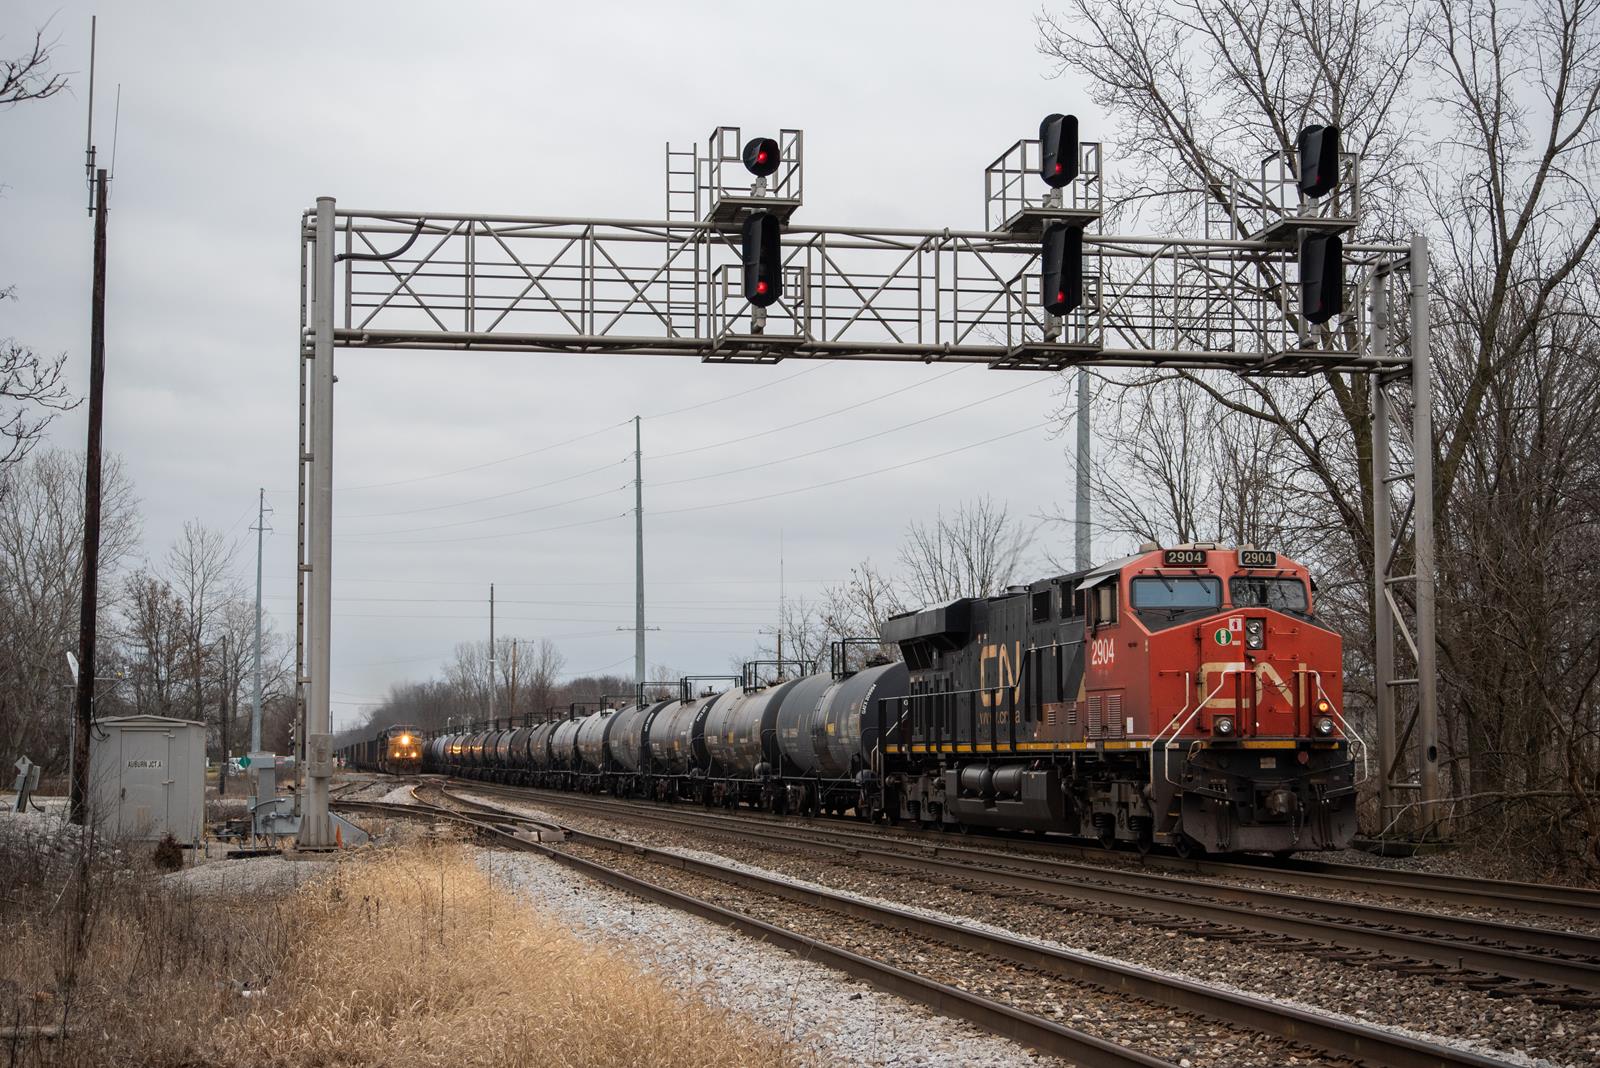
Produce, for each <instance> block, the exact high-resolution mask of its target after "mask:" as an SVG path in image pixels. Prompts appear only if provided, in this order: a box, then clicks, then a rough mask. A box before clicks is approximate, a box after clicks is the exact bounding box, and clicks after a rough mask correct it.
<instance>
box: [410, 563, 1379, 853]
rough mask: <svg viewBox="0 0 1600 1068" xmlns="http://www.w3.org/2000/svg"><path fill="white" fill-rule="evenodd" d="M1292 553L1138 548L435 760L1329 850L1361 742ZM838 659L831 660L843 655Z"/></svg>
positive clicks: (1160, 840)
mask: <svg viewBox="0 0 1600 1068" xmlns="http://www.w3.org/2000/svg"><path fill="white" fill-rule="evenodd" d="M1312 597H1313V587H1312V583H1311V579H1310V575H1309V574H1308V573H1307V570H1306V568H1305V567H1304V566H1302V565H1301V564H1298V563H1296V562H1294V561H1292V560H1289V559H1286V558H1284V557H1281V556H1280V555H1279V554H1277V553H1275V552H1272V551H1268V550H1258V549H1253V548H1238V549H1226V548H1222V547H1220V546H1217V545H1210V544H1197V545H1183V546H1178V547H1174V548H1161V547H1159V546H1154V545H1147V546H1145V547H1143V548H1142V549H1141V551H1140V552H1138V553H1136V554H1135V555H1133V556H1129V557H1127V558H1125V559H1122V560H1117V561H1114V562H1112V563H1109V564H1106V565H1103V566H1100V567H1096V568H1092V569H1089V570H1086V571H1082V572H1077V573H1074V574H1069V575H1061V576H1057V577H1055V578H1049V579H1044V580H1041V581H1039V582H1034V583H1032V584H1030V585H1026V586H1014V587H1011V588H1009V589H1008V590H1006V591H1005V592H1004V593H1001V594H999V595H996V596H992V597H981V598H963V599H961V600H957V601H954V602H951V603H949V604H946V605H942V606H939V607H935V608H929V609H926V610H923V611H917V612H908V613H905V614H902V615H898V616H894V617H892V618H890V619H889V620H888V621H887V622H886V623H885V624H884V625H883V627H882V631H881V633H880V635H879V639H878V640H879V641H880V642H882V643H883V644H886V645H894V646H897V647H898V649H899V651H900V654H901V657H902V660H900V661H897V662H893V663H877V664H872V665H870V666H868V667H866V668H864V669H862V670H858V671H853V672H851V671H844V670H835V671H832V672H828V673H819V674H813V675H808V676H805V677H802V678H798V679H790V680H786V681H780V682H778V683H776V684H773V685H761V684H759V683H758V682H757V681H756V680H755V679H754V678H753V677H752V673H751V672H749V671H747V672H746V677H745V678H744V679H743V680H742V682H743V683H744V684H743V685H736V686H732V687H730V688H728V689H725V690H723V691H721V692H711V691H707V692H696V691H695V690H693V689H691V687H690V686H689V685H688V684H687V683H686V684H685V685H684V686H683V688H682V689H681V691H680V692H678V693H676V694H674V695H672V696H671V697H669V698H667V699H664V700H654V701H635V702H631V703H628V704H626V705H625V706H624V707H619V708H611V709H603V710H600V711H596V712H593V713H590V714H587V715H583V716H572V717H568V718H563V719H560V720H552V721H547V722H543V723H538V724H531V723H530V724H525V725H523V726H520V727H512V726H509V725H508V726H504V727H501V726H498V725H496V727H495V729H488V730H476V731H468V732H465V733H451V734H445V735H441V736H437V737H434V738H432V739H430V740H429V741H428V742H427V743H426V745H425V746H424V749H423V765H424V769H425V770H428V771H433V772H439V773H444V774H450V775H457V776H464V777H468V778H477V779H485V780H490V781H495V782H502V783H512V784H526V785H534V786H545V787H555V788H561V789H570V790H581V791H589V792H605V793H611V794H615V795H617V796H622V797H639V798H654V799H656V800H659V801H693V802H698V803H702V804H706V805H728V806H731V805H736V804H738V805H749V806H753V807H760V808H765V809H768V810H771V811H774V812H799V813H806V814H819V813H829V814H835V815H844V814H847V813H850V814H854V815H855V816H856V817H857V818H860V819H864V820H882V821H887V822H890V823H896V822H901V821H907V822H917V823H921V824H922V825H923V826H926V827H933V828H940V829H945V830H966V829H968V828H975V827H985V828H996V829H1001V830H1025V831H1032V832H1055V833H1061V834H1067V835H1073V836H1079V837H1088V838H1094V839H1098V840H1099V841H1100V842H1102V843H1103V844H1105V845H1107V846H1114V845H1116V844H1118V843H1127V844H1131V845H1133V846H1135V847H1136V848H1138V849H1140V850H1145V849H1149V848H1150V847H1151V846H1153V845H1157V844H1161V845H1169V846H1172V847H1173V848H1175V849H1176V850H1177V851H1178V852H1180V853H1182V854H1185V855H1187V854H1192V853H1197V852H1201V851H1216V852H1228V851H1252V852H1273V853H1288V852H1292V851H1295V850H1309V849H1339V848H1343V847H1345V846H1347V845H1348V844H1349V843H1350V840H1351V838H1352V837H1353V836H1354V833H1355V829H1356V812H1355V804H1356V795H1355V788H1356V784H1357V770H1358V767H1357V765H1358V760H1359V761H1360V762H1361V764H1362V766H1363V768H1364V761H1365V747H1364V746H1363V745H1362V744H1361V741H1360V739H1359V737H1358V736H1357V735H1356V734H1355V732H1354V731H1353V730H1352V729H1351V728H1350V726H1349V724H1348V723H1347V722H1346V720H1345V718H1344V716H1343V714H1342V699H1343V692H1342V686H1341V656H1342V651H1341V642H1340V638H1339V635H1338V634H1337V633H1335V632H1334V631H1332V630H1330V629H1329V628H1328V627H1327V626H1326V625H1325V624H1323V623H1322V622H1320V621H1319V620H1318V618H1317V616H1316V615H1315V613H1314V611H1313V600H1312ZM842 659H843V658H842V657H838V656H836V657H835V661H836V667H837V666H838V663H839V662H840V661H842Z"/></svg>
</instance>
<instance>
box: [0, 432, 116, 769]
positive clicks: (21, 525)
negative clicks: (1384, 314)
mask: <svg viewBox="0 0 1600 1068" xmlns="http://www.w3.org/2000/svg"><path fill="white" fill-rule="evenodd" d="M102 509H103V510H102V518H101V531H100V565H101V567H102V568H104V569H105V571H106V573H108V574H113V573H115V572H116V570H117V569H118V568H119V567H120V566H121V563H122V561H123V560H125V559H126V558H127V557H128V555H129V554H130V553H131V552H132V550H133V548H134V546H135V545H136V544H137V543H138V539H139V515H138V500H137V499H136V498H135V497H134V494H133V490H132V487H131V486H130V485H129V484H128V480H127V477H126V476H125V475H124V474H123V468H122V464H121V462H120V460H118V459H117V458H116V457H108V458H107V460H106V465H105V481H104V489H103V500H102ZM82 554H83V461H82V458H81V457H80V456H79V455H77V454H74V453H69V452H61V451H57V450H43V451H39V452H35V453H34V454H33V455H32V456H30V457H28V458H27V459H26V460H25V461H23V462H21V463H16V464H11V465H8V466H3V467H0V739H6V740H7V741H8V743H9V744H10V745H14V746H15V747H16V751H17V752H22V751H26V752H27V753H28V755H29V756H30V757H32V758H33V759H34V760H35V761H37V762H38V763H40V764H41V765H44V766H45V767H46V769H47V770H48V771H50V772H55V771H60V770H64V769H65V767H66V756H67V744H68V739H69V737H70V733H71V730H70V720H69V718H68V712H69V704H70V701H69V696H68V694H67V692H66V690H65V689H64V687H66V686H69V685H70V676H69V675H68V671H67V661H66V653H67V652H68V651H69V650H76V649H77V636H78V605H79V597H80V595H81V594H82V590H83V581H82V571H83V555H82ZM100 610H101V614H102V616H103V617H105V618H104V620H103V625H107V626H108V627H109V622H110V616H111V614H112V613H114V612H115V611H116V610H117V599H116V598H114V597H106V598H103V599H102V602H101V605H100Z"/></svg>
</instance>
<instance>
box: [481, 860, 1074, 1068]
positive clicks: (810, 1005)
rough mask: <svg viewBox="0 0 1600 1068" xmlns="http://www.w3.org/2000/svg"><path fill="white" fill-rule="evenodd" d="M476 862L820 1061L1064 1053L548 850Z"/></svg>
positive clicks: (678, 984) (1034, 1057) (1002, 1067)
mask: <svg viewBox="0 0 1600 1068" xmlns="http://www.w3.org/2000/svg"><path fill="white" fill-rule="evenodd" d="M478 862H479V864H480V865H481V866H482V867H483V869H484V870H485V871H487V872H489V873H490V874H491V875H492V876H493V877H494V878H495V879H496V880H498V881H499V882H500V883H501V884H502V885H504V886H506V887H508V888H509V889H511V890H512V891H513V892H515V893H517V894H518V895H519V896H521V897H523V898H525V899H527V900H528V901H529V903H530V904H533V905H535V906H536V907H538V908H539V909H541V910H544V911H547V912H552V913H554V914H556V915H559V916H560V917H561V918H562V919H563V920H564V921H565V922H567V923H568V924H570V925H571V926H572V929H573V930H575V931H579V932H588V933H589V934H590V935H591V936H593V937H597V938H601V939H604V940H606V941H607V942H610V943H613V944H614V948H616V949H618V950H620V951H621V952H623V953H625V954H626V955H628V956H629V957H631V958H633V959H634V960H635V961H637V962H638V964H639V965H640V966H641V967H642V968H644V969H646V970H648V971H650V972H652V973H654V974H656V975H658V976H660V977H661V978H662V979H664V980H665V981H666V982H667V983H668V984H670V985H672V986H673V987H675V988H678V989H681V990H684V991H686V992H689V993H693V994H696V995H698V996H700V997H703V998H705V999H706V1000H708V1001H710V1002H712V1003H714V1004H717V1005H721V1006H725V1007H727V1008H729V1009H732V1010H735V1011H738V1012H740V1013H743V1014H744V1015H747V1016H750V1017H752V1018H753V1019H755V1020H757V1021H758V1022H760V1023H761V1024H763V1025H765V1026H767V1027H769V1028H771V1029H773V1030H774V1031H776V1032H778V1033H779V1034H780V1035H783V1036H786V1037H788V1038H790V1039H792V1040H793V1041H795V1042H797V1043H799V1044H801V1045H803V1046H804V1047H805V1048H806V1049H807V1050H808V1051H810V1052H811V1053H812V1055H813V1056H814V1057H815V1059H816V1062H817V1063H818V1064H849V1065H866V1066H872V1068H903V1066H912V1065H957V1064H959V1065H968V1066H972V1068H1034V1066H1046V1065H1052V1066H1053V1065H1057V1064H1059V1063H1060V1062H1059V1061H1057V1060H1055V1059H1054V1058H1050V1057H1044V1056H1041V1055H1039V1054H1036V1053H1034V1052H1033V1051H1031V1050H1028V1049H1026V1048H1024V1047H1021V1046H1018V1045H1017V1044H1015V1043H1012V1042H1008V1041H1005V1040H1003V1039H999V1038H995V1037H993V1036H991V1035H988V1034H986V1033H984V1032H982V1031H979V1030H977V1029H976V1028H973V1027H970V1026H968V1025H966V1024H963V1023H960V1022H958V1021H953V1020H949V1019H947V1018H945V1017H942V1016H938V1015H935V1014H934V1013H932V1012H929V1011H928V1010H926V1009H924V1008H922V1007H921V1006H918V1005H914V1004H911V1003H909V1002H905V1001H902V1000H900V999H899V998H895V997H892V996H890V995H887V994H883V993H881V992H879V991H877V990H874V989H873V988H872V987H870V986H868V985H867V984H865V983H861V982H858V981H856V980H853V979H850V978H849V977H847V976H844V975H841V974H840V973H838V972H835V971H833V970H832V969H829V968H825V967H822V966H821V965H817V964H812V963H809V962H807V961H803V960H800V959H799V958H797V957H794V956H792V955H790V954H788V953H785V952H784V951H782V950H779V949H775V948H773V947H771V946H766V945H763V944H761V943H760V942H757V941H755V940H753V939H750V938H747V937H745V936H743V935H740V934H736V933H734V932H731V931H728V930H726V929H724V928H722V927H719V926H717V925H716V924H713V923H710V922H709V921H706V920H702V919H699V918H697V917H693V916H686V915H684V914H682V913H679V912H676V911H674V910H672V909H669V908H665V907H663V906H660V905H651V904H647V903H644V902H641V901H638V900H637V899H635V898H633V897H631V896H629V895H627V894H623V893H621V892H619V891H616V890H612V889H610V888H609V887H605V886H602V885H600V884H598V883H596V882H594V881H593V880H590V879H586V878H584V877H582V876H580V875H576V874H574V873H572V872H570V871H568V870H567V869H565V868H563V867H561V866H560V865H559V864H557V863H556V862H555V861H551V860H547V859H545V858H544V857H540V856H535V855H532V854H527V853H503V852H498V851H492V850H481V851H479V854H478Z"/></svg>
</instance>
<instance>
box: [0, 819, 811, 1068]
mask: <svg viewBox="0 0 1600 1068" xmlns="http://www.w3.org/2000/svg"><path fill="white" fill-rule="evenodd" d="M4 859H5V858H0V860H4ZM102 885H103V886H104V887H108V888H106V889H100V890H97V891H95V892H96V893H98V894H99V896H98V898H96V900H95V901H94V902H93V904H94V905H95V907H96V909H97V910H98V914H97V916H96V918H95V920H94V921H93V925H92V928H91V930H90V937H89V938H88V939H87V940H86V942H85V950H84V957H83V962H82V965H81V967H80V968H79V969H78V973H77V975H78V978H77V982H76V985H75V987H74V988H73V991H72V994H71V997H70V999H69V1000H70V1011H69V1012H68V1014H67V1018H68V1021H69V1024H68V1026H69V1037H68V1039H67V1040H65V1041H60V1040H46V1041H33V1042H22V1043H11V1044H10V1045H9V1046H8V1044H7V1043H6V1042H4V1041H0V1066H4V1065H8V1064H27V1065H35V1064H37V1065H52V1066H53V1065H90V1064H94V1065H105V1064H112V1063H121V1064H141V1065H171V1066H180V1065H182V1066H191V1065H247V1064H248V1065H256V1064H270V1065H282V1066H285V1068H298V1066H307V1068H309V1066H313V1065H451V1066H473V1065H486V1066H487V1065H551V1066H558V1068H565V1066H572V1068H603V1066H623V1065H645V1066H649V1065H660V1066H668V1065H671V1066H680V1065H682V1066H690V1065H713V1064H714V1065H718V1066H731V1065H745V1064H749V1065H754V1064H761V1065H779V1066H781V1065H792V1064H799V1063H802V1062H803V1058H802V1056H801V1055H800V1054H799V1053H798V1052H797V1051H796V1050H795V1049H794V1048H793V1047H791V1046H789V1045H787V1044H785V1043H784V1042H783V1041H782V1040H781V1039H779V1038H778V1037H776V1036H775V1035H772V1034H770V1033H768V1032H766V1031H764V1030H761V1029H760V1028H757V1027H754V1026H753V1025H751V1024H750V1023H749V1022H748V1021H746V1020H742V1019H741V1018H739V1017H736V1016H733V1015H731V1014H729V1013H728V1012H726V1011H724V1010H722V1009H718V1008H714V1007H712V1006H710V1005H708V1004H705V1003H703V1002H699V1001H696V1000H694V999H690V998H686V997H684V995H682V994H681V993H678V992H675V991H673V990H671V989H669V988H668V987H666V986H665V985H664V984H663V983H662V982H661V981H660V980H659V979H657V978H655V977H654V976H651V975H648V974H645V973H641V972H640V971H639V970H638V968H637V967H636V966H634V965H633V964H632V963H631V962H630V961H628V960H627V959H626V958H624V957H621V956H619V955H617V954H615V953H612V952H609V951H607V950H604V949H601V948H598V947H596V946H593V945H590V944H587V943H584V942H580V941H579V940H578V939H576V938H575V937H574V936H572V935H571V934H570V933H568V932H567V931H566V930H565V929H564V928H562V927H561V926H559V925H558V924H557V923H556V922H555V921H553V920H550V919H548V918H546V917H544V916H543V915H542V914H540V913H538V912H537V911H535V910H534V909H533V908H530V907H528V906H527V905H525V904H523V903H520V902H518V901H516V900H514V899H513V898H511V897H510V896H509V895H508V894H506V893H505V892H504V891H502V890H500V889H499V888H497V887H496V886H495V885H494V884H493V883H492V882H490V880H489V879H488V878H487V877H486V876H485V875H484V874H483V873H482V872H480V871H479V870H478V869H477V867H476V866H475V865H474V864H473V863H472V861H471V858H470V856H469V855H468V854H466V853H465V852H464V851H463V850H462V849H461V848H460V847H458V846H456V845H453V844H449V843H442V844H441V843H431V842H420V843H415V844H412V845H408V846H406V847H404V848H399V849H382V850H378V849H374V850H370V851H364V852H363V853H362V854H360V855H358V856H354V857H351V858H349V859H348V860H346V861H345V862H344V863H343V864H341V865H340V867H339V870H338V871H337V872H336V873H335V874H334V875H332V876H330V877H329V878H328V879H326V880H323V881H320V882H317V883H313V884H310V885H307V886H305V887H302V888H301V889H300V890H298V891H296V892H295V893H294V894H292V895H291V896H290V897H289V898H288V899H286V900H284V901H283V902H281V903H276V904H275V903H273V902H271V901H269V900H267V899H265V898H261V897H253V898H248V899H246V898H237V897H215V896H214V897H203V896H199V895H194V894H188V893H176V892H172V890H171V887H170V885H169V884H157V883H156V882H155V880H154V877H153V875H145V874H142V873H139V872H125V873H124V874H123V875H121V876H118V877H117V878H111V877H110V873H109V872H108V873H107V877H106V878H105V879H103V880H102ZM158 887H159V888H160V889H158ZM0 939H3V940H4V941H3V942H0V944H5V945H7V947H8V949H7V952H6V953H3V954H0V957H3V958H5V961H4V963H0V995H6V996H0V1010H4V1011H6V1012H7V1013H8V1015H9V1016H10V1018H9V1019H6V1020H4V1021H0V1026H14V1025H15V1024H17V1023H23V1024H31V1025H37V1024H48V1023H50V1022H51V1021H52V1020H59V1019H60V1018H61V1016H62V1008H63V999H62V997H61V994H60V978H61V974H62V970H63V965H64V961H65V957H66V955H67V951H68V947H69V946H70V943H71V939H70V924H68V923H66V922H65V920H64V914H63V910H62V909H61V908H59V907H58V908H56V909H55V910H54V911H52V910H33V911H32V912H30V914H29V915H28V916H26V917H19V916H18V915H17V914H15V913H8V914H6V915H0ZM17 939H20V941H17ZM12 946H19V947H20V948H21V949H22V954H23V955H22V956H19V955H14V954H12V953H11V952H10V947H12ZM24 957H27V958H28V959H29V961H30V963H25V962H24ZM19 980H20V981H19ZM246 982H248V983H252V984H254V983H258V982H259V983H261V984H262V985H261V987H260V989H259V991H252V992H251V994H250V995H249V996H246V995H244V994H242V993H241V992H240V991H241V984H242V983H246ZM8 983H9V984H10V985H8Z"/></svg>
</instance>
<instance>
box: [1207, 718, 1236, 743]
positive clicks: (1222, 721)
mask: <svg viewBox="0 0 1600 1068" xmlns="http://www.w3.org/2000/svg"><path fill="white" fill-rule="evenodd" d="M1211 729H1212V730H1214V731H1216V732H1217V734H1218V735H1220V736H1222V737H1224V738H1231V737H1232V736H1233V717H1232V716H1218V717H1217V718H1216V719H1214V720H1212V721H1211Z"/></svg>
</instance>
